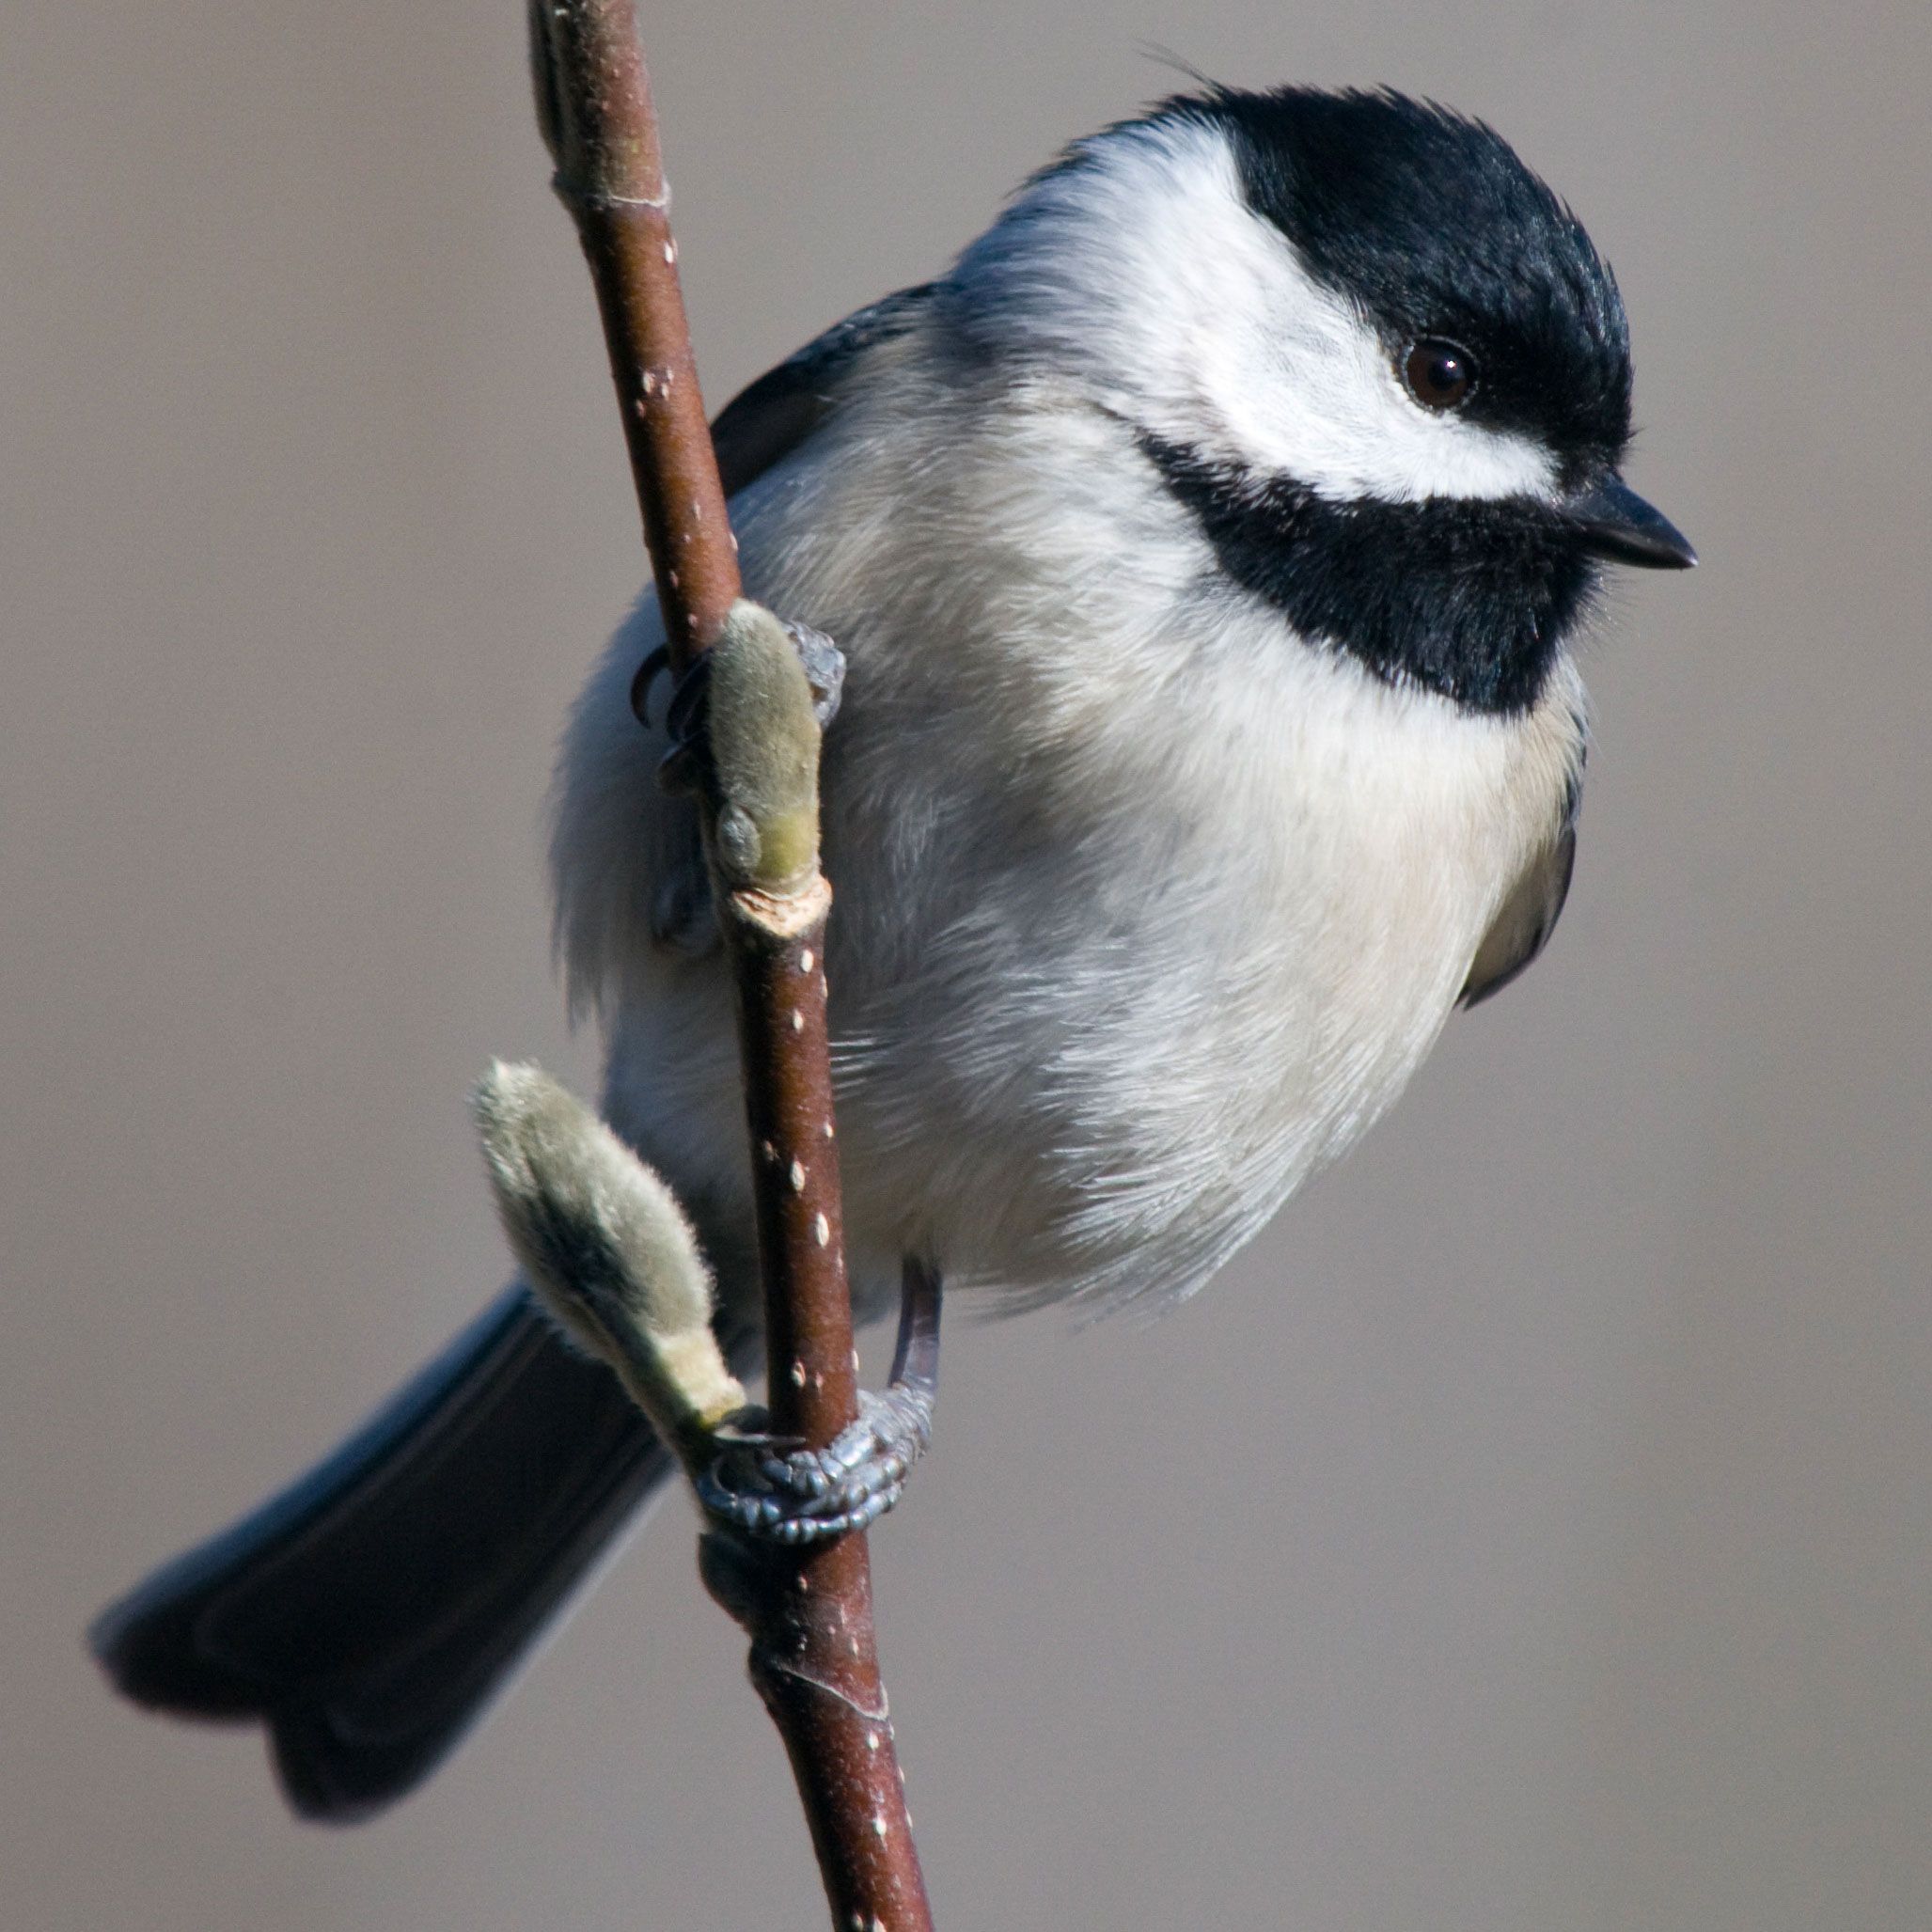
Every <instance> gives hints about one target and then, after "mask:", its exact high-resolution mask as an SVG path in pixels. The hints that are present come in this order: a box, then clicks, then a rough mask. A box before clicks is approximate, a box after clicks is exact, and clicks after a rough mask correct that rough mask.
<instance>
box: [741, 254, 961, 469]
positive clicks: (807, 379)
mask: <svg viewBox="0 0 1932 1932" xmlns="http://www.w3.org/2000/svg"><path fill="white" fill-rule="evenodd" d="M933 289H934V284H933V283H931V282H926V283H922V284H921V285H920V286H919V288H917V289H902V290H900V291H899V292H898V294H896V295H887V297H886V298H885V299H884V300H883V301H879V302H874V303H873V304H872V306H871V307H869V308H861V309H860V310H859V311H858V313H857V314H856V315H848V316H847V317H846V318H845V320H844V321H843V322H835V323H834V324H833V325H832V326H831V327H830V328H829V329H827V330H826V331H825V334H824V335H823V336H821V337H819V338H818V339H817V340H816V341H812V342H808V343H807V344H806V345H805V347H804V348H803V349H801V350H799V351H798V352H797V353H796V354H794V355H788V356H787V357H786V358H785V360H784V361H783V362H781V363H779V365H778V368H777V369H769V370H767V371H766V372H765V374H763V375H762V376H760V377H759V379H758V380H757V382H755V383H753V384H752V385H751V386H750V387H749V388H747V389H743V390H741V391H740V392H739V393H738V394H737V395H736V396H734V397H733V398H732V399H731V401H729V402H728V403H726V404H725V406H724V408H723V409H721V410H720V411H719V412H718V415H717V419H716V420H715V422H714V423H713V424H712V426H711V447H712V448H714V449H715V450H716V451H717V466H718V473H719V474H720V475H721V476H722V477H723V478H724V483H725V495H726V496H728V497H730V496H735V495H737V494H738V492H739V491H740V490H742V489H744V488H745V486H746V484H747V483H753V482H756V481H757V480H758V479H759V478H760V477H762V476H763V474H764V473H765V471H766V470H768V469H770V468H771V466H772V465H773V464H774V463H778V462H781V461H782V460H783V459H784V458H786V457H788V456H790V455H791V454H792V452H793V450H794V449H796V448H798V447H799V445H800V444H802V443H803V442H804V441H805V440H806V438H807V437H809V435H810V434H811V432H813V431H814V430H816V429H817V428H818V426H819V425H820V424H821V423H822V422H824V421H825V418H826V417H827V416H830V415H831V413H832V411H833V409H834V408H835V407H836V406H837V403H838V401H839V390H840V386H841V385H843V383H844V381H845V379H846V377H847V376H849V375H850V374H851V373H852V371H853V369H854V367H855V365H856V363H857V361H858V359H859V357H860V356H862V355H863V354H864V353H865V352H866V351H867V350H868V349H871V348H872V347H874V346H875V345H876V344H878V343H880V342H889V341H890V340H891V339H892V338H893V337H894V336H903V334H904V333H905V332H906V330H907V329H909V328H911V327H912V325H913V323H914V322H917V321H918V320H919V316H920V314H921V313H922V312H923V310H924V308H925V306H926V305H927V303H928V302H929V301H931V299H932V295H933Z"/></svg>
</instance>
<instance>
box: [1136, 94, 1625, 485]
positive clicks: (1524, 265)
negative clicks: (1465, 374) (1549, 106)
mask: <svg viewBox="0 0 1932 1932" xmlns="http://www.w3.org/2000/svg"><path fill="white" fill-rule="evenodd" d="M1159 112H1161V113H1163V114H1168V115H1172V116H1174V117H1176V118H1187V119H1195V120H1201V121H1204V122H1207V123H1209V124H1211V125H1214V126H1217V127H1219V128H1221V129H1223V130H1225V132H1226V133H1227V134H1228V135H1229V137H1230V138H1231V140H1232V141H1233V149H1234V155H1235V160H1236V164H1237V165H1238V167H1239V169H1240V172H1241V179H1242V185H1243V188H1244V190H1245V192H1246V194H1247V196H1248V199H1249V205H1250V206H1251V207H1253V208H1254V210H1255V211H1256V212H1258V213H1260V214H1261V215H1263V216H1264V217H1265V218H1266V219H1267V220H1268V221H1270V222H1271V223H1273V224H1274V226H1275V227H1276V228H1279V229H1280V231H1281V233H1282V234H1283V235H1285V236H1286V237H1287V238H1288V240H1289V241H1290V242H1291V243H1293V244H1294V245H1295V248H1296V252H1297V253H1298V254H1299V256H1300V258H1301V259H1302V261H1303V262H1304V263H1305V264H1306V265H1307V267H1308V270H1309V272H1310V273H1311V274H1312V275H1314V276H1315V278H1316V279H1317V280H1318V281H1321V282H1323V283H1325V284H1326V285H1327V286H1328V287H1330V288H1332V289H1334V290H1336V291H1338V292H1339V293H1342V294H1344V295H1346V296H1347V297H1348V298H1349V299H1350V300H1352V301H1354V302H1356V303H1357V304H1359V306H1360V307H1361V309H1362V311H1363V313H1364V314H1365V315H1366V316H1367V317H1368V318H1369V319H1370V321H1371V322H1374V325H1375V326H1376V328H1377V329H1378V330H1379V331H1380V332H1381V333H1382V334H1383V335H1384V337H1385V338H1387V339H1388V341H1389V345H1390V351H1391V353H1394V352H1396V351H1398V350H1399V349H1400V348H1401V347H1402V346H1403V344H1404V343H1406V342H1410V341H1413V340H1415V339H1416V338H1420V337H1441V338H1446V339H1447V340H1448V341H1450V342H1452V343H1456V344H1460V345H1461V346H1462V347H1463V348H1464V349H1466V350H1468V351H1469V352H1470V353H1471V354H1472V355H1473V357H1474V358H1475V362H1476V364H1477V366H1478V368H1479V369H1480V371H1481V375H1480V380H1479V382H1478V384H1477V385H1476V388H1475V391H1474V393H1473V394H1472V395H1471V396H1470V399H1469V403H1468V405H1467V407H1466V410H1465V412H1464V413H1465V414H1467V415H1468V416H1469V417H1470V418H1471V419H1473V420H1475V421H1479V422H1486V423H1490V424H1492V425H1494V426H1495V427H1497V428H1499V429H1511V430H1516V431H1520V432H1527V433H1529V434H1531V435H1533V436H1535V437H1536V438H1537V439H1538V440H1539V441H1541V442H1543V443H1544V444H1545V445H1546V447H1547V448H1549V449H1551V450H1552V451H1553V452H1554V453H1555V454H1556V456H1557V458H1558V460H1559V462H1560V463H1562V465H1563V469H1564V471H1565V473H1566V475H1570V476H1577V475H1581V474H1583V473H1585V472H1589V471H1594V470H1601V469H1605V468H1610V467H1614V465H1615V464H1616V463H1617V461H1618V460H1619V459H1620V458H1621V456H1622V455H1623V453H1624V449H1625V447H1626V444H1627V443H1628V441H1629V436H1630V341H1629V328H1628V325H1627V323H1626V321H1625V318H1624V305H1623V301H1622V298H1621V297H1620V296H1619V295H1618V293H1617V285H1616V281H1615V278H1614V277H1613V276H1612V275H1611V274H1610V268H1609V266H1608V264H1606V263H1605V261H1604V260H1603V259H1602V258H1601V257H1600V256H1599V255H1598V254H1597V252H1596V250H1595V248H1594V246H1593V245H1592V243H1591V241H1590V237H1589V236H1588V235H1587V234H1585V233H1584V231H1583V228H1582V225H1581V223H1579V221H1578V220H1577V218H1576V217H1575V216H1574V215H1573V214H1572V213H1571V212H1569V210H1568V209H1567V208H1565V207H1564V206H1563V203H1562V202H1561V201H1560V200H1558V199H1557V197H1556V196H1555V195H1553V194H1552V193H1551V192H1550V191H1549V189H1548V188H1547V187H1546V186H1545V185H1544V183H1543V182H1542V181H1539V180H1538V179H1537V178H1536V176H1535V175H1533V174H1531V171H1530V170H1529V169H1528V168H1527V167H1525V166H1524V165H1523V164H1522V162H1521V161H1519V160H1518V159H1517V158H1516V152H1515V150H1514V149H1512V148H1511V147H1510V145H1509V143H1508V142H1507V141H1505V140H1504V139H1503V138H1502V136H1501V135H1500V134H1498V133H1497V132H1496V131H1495V130H1494V129H1493V128H1490V127H1487V126H1485V125H1484V123H1483V122H1481V121H1478V120H1470V119H1469V118H1465V117H1464V116H1462V115H1459V114H1456V113H1454V112H1453V111H1452V110H1451V109H1449V108H1446V107H1440V106H1437V105H1436V104H1435V103H1434V102H1421V101H1412V100H1410V99H1408V98H1407V97H1406V96H1405V95H1402V94H1397V93H1393V92H1390V91H1388V90H1378V91H1375V92H1362V91H1359V90H1349V91H1345V92H1342V93H1326V92H1323V91H1321V90H1319V89H1316V88H1311V87H1278V88H1275V89H1272V90H1271V91H1269V92H1266V93H1247V92H1242V91H1240V90H1238V89H1234V88H1229V87H1217V88H1216V89H1214V90H1213V91H1211V92H1210V93H1207V94H1204V95H1200V96H1184V97H1181V98H1178V99H1175V100H1172V101H1170V102H1166V103H1165V104H1164V105H1163V107H1162V108H1161V109H1160V110H1159Z"/></svg>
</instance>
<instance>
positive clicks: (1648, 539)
mask: <svg viewBox="0 0 1932 1932" xmlns="http://www.w3.org/2000/svg"><path fill="white" fill-rule="evenodd" d="M1563 513H1564V514H1565V515H1566V516H1567V517H1568V518H1569V519H1570V521H1571V522H1572V523H1573V524H1574V525H1575V526H1577V528H1578V529H1579V530H1580V531H1581V532H1582V535H1583V547H1584V548H1585V549H1586V550H1588V551H1589V552H1590V554H1591V555H1592V556H1593V557H1603V558H1609V559H1610V561H1611V562H1612V563H1634V564H1638V565H1640V566H1641V567H1642V568H1643V569H1645V570H1654V571H1681V570H1689V568H1690V567H1691V566H1692V565H1693V564H1694V563H1695V562H1696V561H1697V552H1696V551H1694V550H1693V549H1691V547H1690V542H1689V539H1688V538H1687V537H1686V536H1685V534H1684V532H1683V531H1682V530H1680V529H1679V528H1678V527H1677V526H1676V525H1675V524H1673V522H1672V521H1671V520H1670V518H1669V517H1667V516H1665V515H1664V514H1663V512H1662V511H1661V510H1653V509H1652V508H1651V507H1650V505H1649V504H1647V503H1646V502H1644V500H1643V498H1642V497H1641V496H1640V495H1638V494H1637V493H1636V491H1635V490H1633V489H1631V488H1630V487H1629V485H1628V484H1626V482H1625V481H1624V479H1622V478H1621V477H1615V476H1607V477H1602V478H1600V479H1598V480H1597V481H1595V482H1594V483H1590V484H1588V485H1586V486H1585V487H1584V488H1583V489H1581V490H1579V491H1578V492H1577V493H1576V494H1575V495H1571V496H1566V497H1565V498H1564V499H1563Z"/></svg>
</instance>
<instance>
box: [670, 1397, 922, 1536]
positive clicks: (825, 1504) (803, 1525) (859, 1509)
mask: <svg viewBox="0 0 1932 1932" xmlns="http://www.w3.org/2000/svg"><path fill="white" fill-rule="evenodd" d="M719 1434H720V1437H721V1439H722V1440H723V1441H724V1443H725V1446H724V1448H723V1452H722V1453H720V1454H719V1456H718V1457H717V1459H716V1460H715V1462H714V1463H713V1464H712V1465H711V1467H710V1468H709V1469H706V1470H705V1471H704V1472H703V1473H702V1474H701V1475H700V1476H699V1480H698V1500H699V1503H700V1504H701V1505H702V1506H703V1508H704V1511H705V1513H706V1514H707V1515H708V1516H711V1517H712V1518H713V1519H714V1520H715V1521H717V1522H719V1523H723V1524H725V1525H727V1526H729V1527H730V1528H732V1529H735V1530H738V1531H742V1532H743V1533H745V1534H746V1535H748V1536H751V1537H754V1538H757V1539H759V1540H761V1541H767V1542H772V1543H778V1544H783V1545H786V1546H788V1547H795V1546H797V1545H799V1544H803V1543H809V1542H818V1541H821V1540H824V1539H826V1538H829V1537H833V1536H842V1535H846V1534H848V1533H849V1532H850V1531H854V1530H863V1529H866V1528H868V1527H869V1526H870V1525H872V1523H875V1522H876V1521H877V1520H878V1519H879V1518H880V1517H881V1516H884V1515H885V1514H886V1512H887V1510H888V1509H890V1508H891V1507H892V1506H893V1504H895V1503H896V1502H897V1501H898V1500H899V1499H900V1497H901V1496H902V1495H903V1493H904V1490H905V1478H906V1475H907V1473H908V1471H909V1470H910V1469H911V1468H912V1466H913V1464H914V1463H915V1462H916V1461H917V1460H918V1459H919V1455H920V1454H921V1453H923V1451H924V1450H925V1448H926V1447H927V1445H928V1443H929V1442H930V1441H931V1439H932V1416H931V1404H930V1402H927V1401H923V1400H921V1398H920V1397H919V1394H918V1393H916V1392H912V1391H907V1390H901V1389H894V1390H888V1391H887V1393H886V1394H884V1395H874V1394H872V1393H871V1392H870V1391H867V1392H864V1393H862V1394H861V1395H860V1397H859V1417H858V1420H857V1421H856V1422H854V1423H853V1424H852V1425H851V1426H850V1427H849V1428H847V1429H846V1430H844V1431H843V1432H842V1433H841V1434H840V1436H839V1437H838V1438H837V1439H836V1440H834V1441H832V1442H830V1443H828V1444H826V1446H825V1448H824V1449H818V1450H811V1449H799V1450H793V1451H791V1452H790V1453H776V1452H777V1451H778V1444H777V1442H776V1441H775V1439H774V1438H773V1437H769V1436H764V1435H761V1434H757V1433H755V1432H752V1431H749V1430H746V1429H744V1428H742V1427H739V1428H734V1429H733V1431H732V1433H731V1434H730V1436H729V1437H727V1436H726V1434H725V1432H724V1431H720V1432H719Z"/></svg>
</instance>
